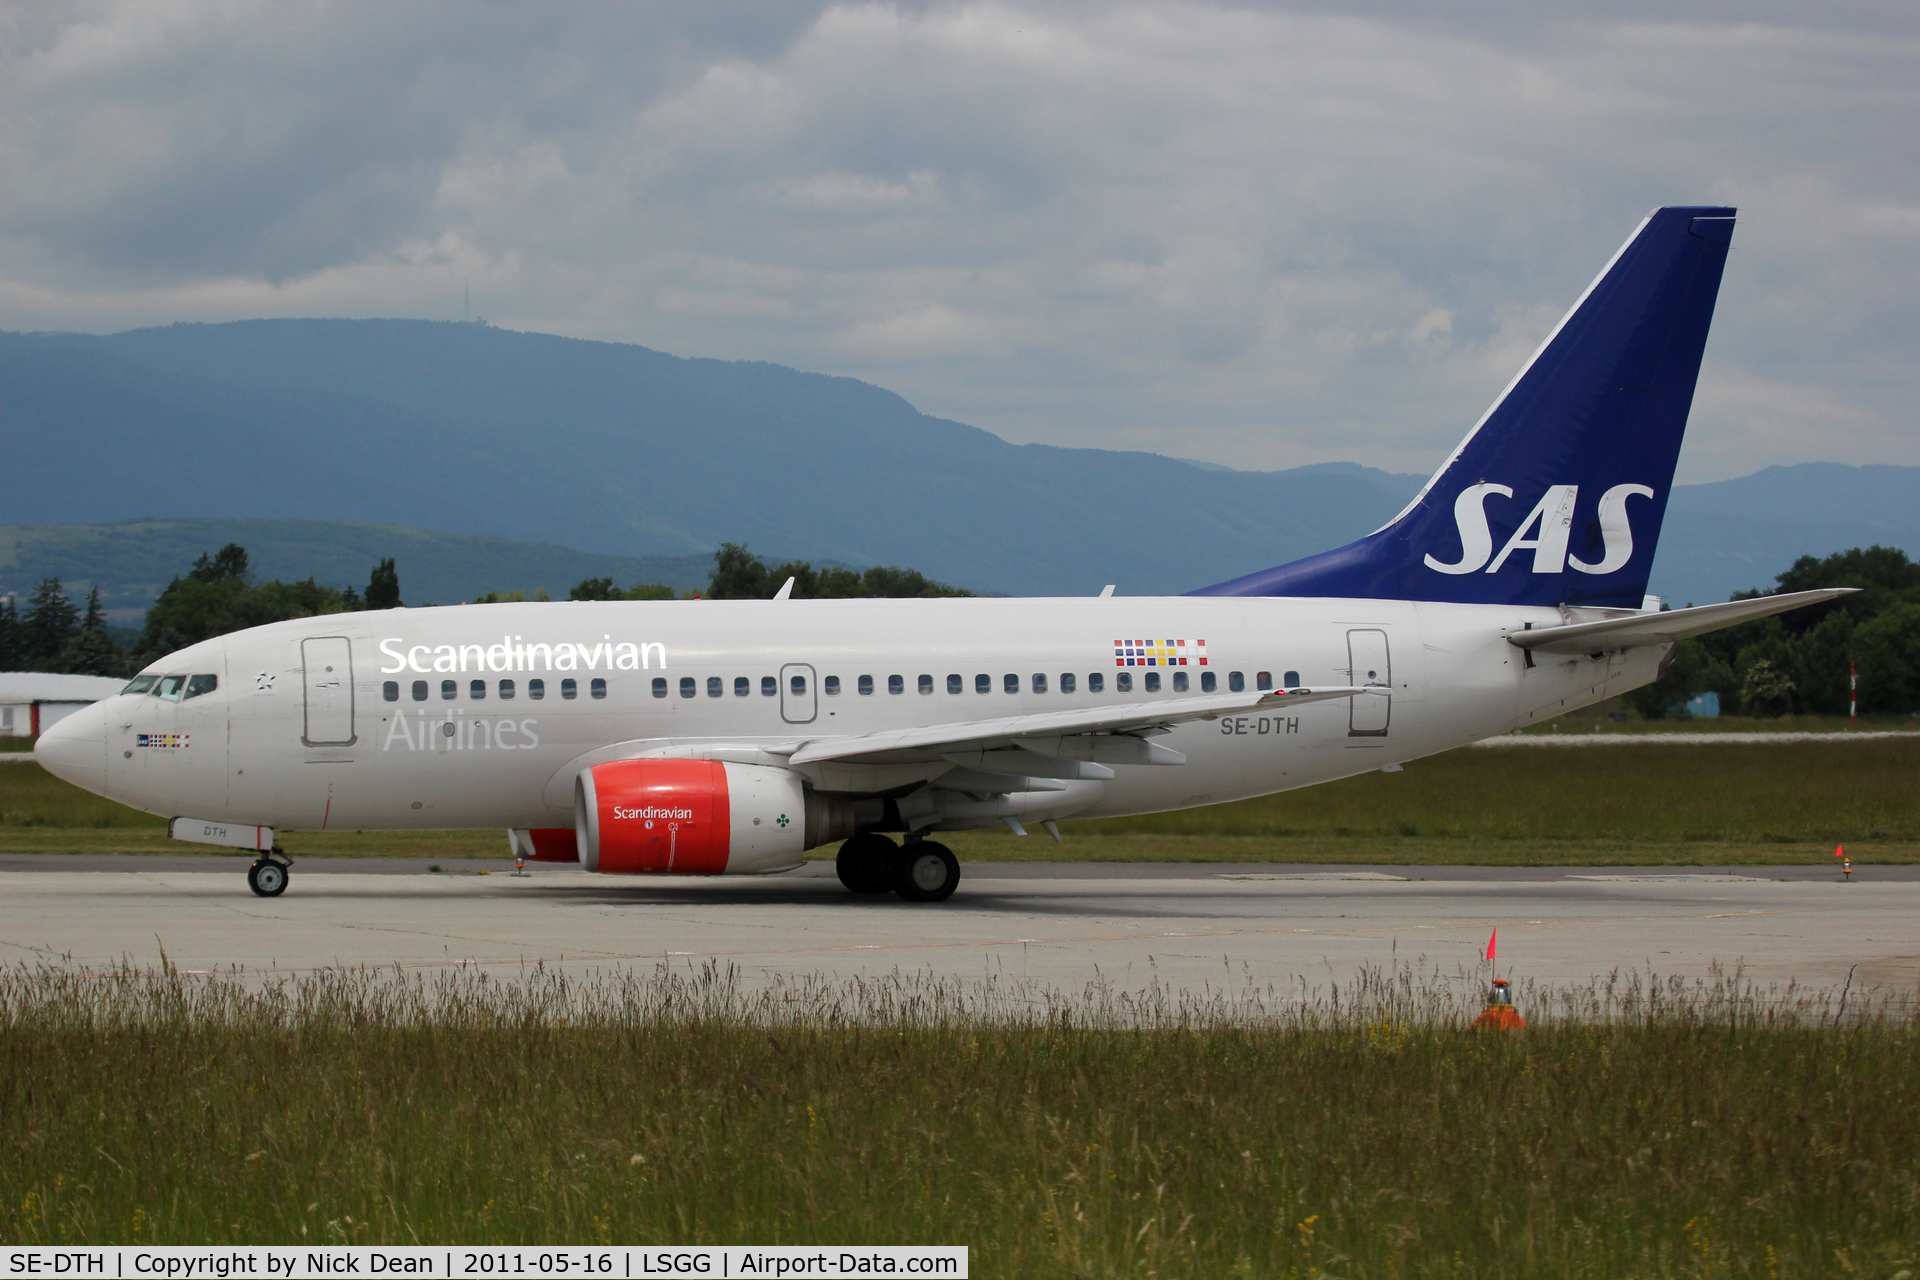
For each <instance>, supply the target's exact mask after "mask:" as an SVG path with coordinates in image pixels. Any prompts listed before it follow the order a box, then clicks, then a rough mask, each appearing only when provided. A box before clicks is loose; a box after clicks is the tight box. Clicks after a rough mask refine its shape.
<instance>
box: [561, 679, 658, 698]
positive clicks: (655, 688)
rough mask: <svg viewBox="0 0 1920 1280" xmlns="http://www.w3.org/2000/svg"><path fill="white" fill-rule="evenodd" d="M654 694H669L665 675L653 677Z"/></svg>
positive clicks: (570, 695)
mask: <svg viewBox="0 0 1920 1280" xmlns="http://www.w3.org/2000/svg"><path fill="white" fill-rule="evenodd" d="M567 696H568V697H569V698H571V697H572V696H573V695H572V694H571V693H569V694H568V695H567ZM653 696H654V697H656V698H664V697H666V696H667V678H666V677H665V676H655V677H654V678H653Z"/></svg>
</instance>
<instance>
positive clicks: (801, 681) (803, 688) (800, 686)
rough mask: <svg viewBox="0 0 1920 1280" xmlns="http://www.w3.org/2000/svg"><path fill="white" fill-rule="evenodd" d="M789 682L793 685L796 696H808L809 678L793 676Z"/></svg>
mask: <svg viewBox="0 0 1920 1280" xmlns="http://www.w3.org/2000/svg"><path fill="white" fill-rule="evenodd" d="M787 683H788V685H790V686H792V688H793V696H794V697H796V698H804V697H806V696H807V678H806V677H805V676H792V677H790V678H789V679H788V680H787Z"/></svg>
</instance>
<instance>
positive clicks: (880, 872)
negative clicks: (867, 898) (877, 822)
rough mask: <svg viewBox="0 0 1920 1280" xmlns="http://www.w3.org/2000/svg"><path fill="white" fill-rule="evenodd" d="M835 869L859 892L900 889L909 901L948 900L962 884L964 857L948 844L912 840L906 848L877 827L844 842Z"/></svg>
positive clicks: (843, 882) (894, 891) (843, 880)
mask: <svg viewBox="0 0 1920 1280" xmlns="http://www.w3.org/2000/svg"><path fill="white" fill-rule="evenodd" d="M833 869H834V870H835V871H836V872H838V873H839V876H840V883H841V884H843V885H845V886H847V888H849V889H851V890H852V891H853V892H855V893H862V894H879V893H897V894H899V895H900V896H901V897H903V898H905V899H906V900H907V901H908V902H945V901H946V900H947V899H948V898H951V897H952V896H953V891H954V890H955V889H957V888H959V887H960V860H959V859H958V858H956V857H954V856H953V850H951V849H949V848H947V846H945V845H943V844H936V843H934V842H933V841H931V840H909V841H907V845H906V847H905V848H904V849H903V848H901V847H899V846H898V845H895V844H894V843H893V841H891V840H889V839H887V838H886V837H885V836H883V835H880V834H879V833H878V832H873V831H869V832H867V833H865V834H863V835H857V836H855V837H854V838H853V839H851V840H849V841H847V842H846V843H845V844H843V845H841V846H840V853H839V856H837V857H836V858H835V859H834V860H833Z"/></svg>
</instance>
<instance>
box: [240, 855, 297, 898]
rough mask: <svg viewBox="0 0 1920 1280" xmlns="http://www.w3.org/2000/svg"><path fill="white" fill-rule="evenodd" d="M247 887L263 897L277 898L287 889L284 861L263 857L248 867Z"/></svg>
mask: <svg viewBox="0 0 1920 1280" xmlns="http://www.w3.org/2000/svg"><path fill="white" fill-rule="evenodd" d="M247 888H249V889H251V890H253V891H254V892H255V893H257V894H259V895H260V896H261V897H263V898H277V897H279V896H280V895H281V894H283V893H285V892H286V891H287V868H286V865H285V864H284V863H279V862H275V861H273V860H272V859H270V858H262V859H260V861H258V862H256V863H254V864H253V865H252V866H250V867H248V868H247Z"/></svg>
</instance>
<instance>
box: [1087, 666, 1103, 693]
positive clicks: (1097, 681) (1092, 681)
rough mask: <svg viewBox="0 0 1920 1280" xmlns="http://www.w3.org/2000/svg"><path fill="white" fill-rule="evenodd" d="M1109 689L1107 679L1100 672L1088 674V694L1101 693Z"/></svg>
mask: <svg viewBox="0 0 1920 1280" xmlns="http://www.w3.org/2000/svg"><path fill="white" fill-rule="evenodd" d="M1106 687H1107V678H1106V676H1104V675H1102V674H1101V673H1100V672H1098V671H1090V672H1088V673H1087V692H1088V693H1099V692H1101V691H1103V690H1104V689H1105V688H1106Z"/></svg>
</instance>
